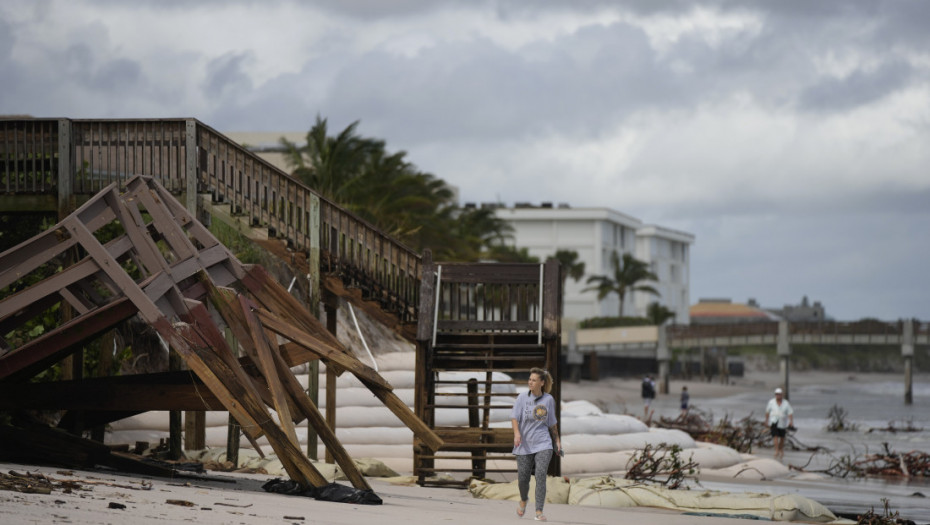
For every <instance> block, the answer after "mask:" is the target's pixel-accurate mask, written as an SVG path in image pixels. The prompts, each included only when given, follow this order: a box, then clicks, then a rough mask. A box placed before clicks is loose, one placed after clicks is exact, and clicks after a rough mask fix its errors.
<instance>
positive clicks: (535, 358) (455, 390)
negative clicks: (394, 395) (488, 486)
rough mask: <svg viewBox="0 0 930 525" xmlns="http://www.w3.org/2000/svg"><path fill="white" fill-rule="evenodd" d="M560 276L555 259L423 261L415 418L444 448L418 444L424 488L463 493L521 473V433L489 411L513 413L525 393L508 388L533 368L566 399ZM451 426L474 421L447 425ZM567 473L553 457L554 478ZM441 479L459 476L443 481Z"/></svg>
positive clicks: (419, 478) (417, 459)
mask: <svg viewBox="0 0 930 525" xmlns="http://www.w3.org/2000/svg"><path fill="white" fill-rule="evenodd" d="M559 272H560V267H559V265H558V263H557V262H555V261H549V262H547V263H545V264H431V263H428V262H427V263H425V264H424V271H423V279H422V281H421V285H420V315H419V323H418V325H417V367H416V369H417V379H416V407H415V411H416V414H417V416H419V417H420V419H422V420H423V421H424V422H425V423H426V424H427V425H429V426H430V427H431V428H432V429H433V430H434V431H435V432H436V434H437V435H439V436H440V437H441V438H442V440H443V445H442V446H440V447H439V448H438V449H432V448H430V447H429V446H427V445H426V444H424V443H422V442H419V441H418V440H417V441H416V442H415V445H414V474H415V475H416V476H417V482H418V483H419V484H420V485H453V486H461V485H466V484H467V483H468V479H469V478H471V477H478V478H484V477H488V476H489V475H493V476H495V477H497V478H502V477H503V478H505V479H513V478H514V477H515V476H516V462H515V461H514V457H513V455H512V453H511V452H512V450H513V430H512V428H511V427H510V425H509V424H507V425H506V426H503V427H501V426H500V425H495V426H492V424H491V419H492V418H491V411H492V410H506V411H507V412H508V413H509V411H510V409H511V407H512V405H513V401H512V400H511V399H506V398H507V397H510V398H515V397H516V395H517V394H516V393H514V392H512V391H510V392H502V391H501V390H502V389H501V386H504V385H522V384H523V383H524V382H525V378H526V377H527V375H528V373H529V370H530V368H533V367H540V368H544V369H546V370H548V371H549V373H551V374H552V377H553V390H552V395H553V396H554V397H555V398H556V399H557V400H559V399H560V398H561V396H560V392H559V391H560V385H561V377H560V371H559V349H560V345H561V341H560V322H559V312H560V302H561V293H560V285H561V278H560V275H559ZM503 390H508V389H507V388H506V386H505V388H504V389H503ZM517 390H518V391H519V390H521V387H520V386H517ZM502 398H503V399H502ZM558 406H559V404H558V403H556V410H557V413H556V417H559V415H560V414H559V413H558V410H559V409H558ZM437 411H441V412H440V413H439V414H437ZM466 414H467V416H466ZM437 415H441V416H443V417H437ZM450 420H451V421H457V422H461V421H466V420H467V421H468V424H467V425H463V424H454V425H450V424H444V423H447V422H448V421H450ZM489 463H490V464H489ZM559 472H560V464H559V461H558V458H555V460H554V461H553V462H552V463H551V465H550V474H552V475H558V474H559ZM438 473H449V474H452V475H453V478H455V479H440V478H439V477H437V474H438ZM508 474H509V475H510V476H508Z"/></svg>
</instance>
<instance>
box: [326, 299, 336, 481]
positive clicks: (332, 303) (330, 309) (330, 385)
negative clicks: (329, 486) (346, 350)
mask: <svg viewBox="0 0 930 525" xmlns="http://www.w3.org/2000/svg"><path fill="white" fill-rule="evenodd" d="M326 299H327V300H326V301H324V303H323V305H324V309H325V310H326V330H328V331H329V333H331V334H332V335H333V337H336V312H337V311H338V306H337V301H338V299H337V298H335V297H327V298H326ZM326 426H327V427H329V429H330V430H332V431H333V432H336V372H335V371H334V370H333V367H332V366H329V365H327V366H326ZM324 458H325V461H326V462H327V463H333V455H332V453H331V452H330V451H329V449H326V453H325V454H324Z"/></svg>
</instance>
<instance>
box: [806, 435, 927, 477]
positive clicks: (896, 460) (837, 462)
mask: <svg viewBox="0 0 930 525" xmlns="http://www.w3.org/2000/svg"><path fill="white" fill-rule="evenodd" d="M793 468H794V469H795V470H799V471H802V472H819V473H822V474H827V475H829V476H833V477H838V478H846V477H856V478H861V477H884V478H903V479H907V478H927V477H930V454H928V453H926V452H921V451H919V450H912V451H911V452H904V453H900V452H895V451H893V450H891V447H890V446H889V445H888V443H882V451H881V452H879V453H877V454H864V455H859V456H852V455H844V456H838V457H834V458H833V460H832V461H831V462H830V465H829V466H828V467H827V468H825V469H820V470H805V468H804V467H803V466H802V467H793Z"/></svg>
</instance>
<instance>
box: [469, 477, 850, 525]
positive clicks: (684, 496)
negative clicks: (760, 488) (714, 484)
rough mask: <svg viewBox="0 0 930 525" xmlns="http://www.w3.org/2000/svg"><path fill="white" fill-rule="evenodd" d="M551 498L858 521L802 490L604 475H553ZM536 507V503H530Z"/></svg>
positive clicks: (481, 490)
mask: <svg viewBox="0 0 930 525" xmlns="http://www.w3.org/2000/svg"><path fill="white" fill-rule="evenodd" d="M535 489H536V480H535V479H531V481H530V489H529V493H528V494H529V499H530V500H531V501H535V500H534V494H535ZM469 491H470V492H471V493H472V495H473V496H474V497H476V498H483V499H500V500H509V501H519V500H520V492H519V488H518V487H517V483H516V481H513V482H510V483H489V482H487V481H482V480H473V481H472V482H471V484H470V486H469ZM546 502H547V503H562V504H568V505H585V506H598V507H615V508H623V507H655V508H662V509H668V510H674V511H678V512H691V513H698V514H717V515H727V516H740V517H753V518H762V519H769V520H775V521H802V522H808V523H852V522H850V521H848V520H838V519H837V517H836V516H835V515H834V514H833V513H832V512H830V510H829V509H827V508H826V507H824V506H823V505H822V504H820V503H818V502H817V501H814V500H812V499H810V498H806V497H804V496H800V495H798V494H783V495H770V494H762V493H730V492H720V491H709V490H682V489H678V490H671V489H669V488H667V487H665V486H662V485H656V484H647V483H641V482H635V481H631V480H624V479H616V478H613V477H610V476H598V477H590V478H583V479H573V480H569V479H566V478H561V477H549V478H548V479H547V481H546ZM527 506H528V507H530V508H533V506H534V505H533V503H529V504H528V505H527Z"/></svg>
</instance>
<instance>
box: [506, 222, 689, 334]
mask: <svg viewBox="0 0 930 525" xmlns="http://www.w3.org/2000/svg"><path fill="white" fill-rule="evenodd" d="M496 213H497V216H498V217H499V218H501V219H503V220H505V221H507V222H508V223H509V224H510V225H511V226H512V227H513V229H514V244H515V245H516V246H518V247H520V248H527V250H528V251H529V253H530V255H533V256H536V257H538V258H539V259H540V260H545V259H546V258H547V257H549V256H551V255H553V254H554V253H555V252H556V251H557V250H574V251H575V252H578V260H579V261H582V262H584V264H585V276H584V277H583V278H582V279H581V280H580V281H578V282H575V281H573V280H572V279H568V280H567V281H566V283H565V290H564V293H563V302H564V304H565V313H564V316H565V318H567V319H576V320H582V319H586V318H589V317H614V316H616V315H617V313H618V311H617V310H618V308H619V298H618V297H617V295H616V294H611V295H609V296H607V297H605V298H604V300H603V301H598V299H597V293H596V292H593V291H589V292H582V290H583V289H585V288H586V287H587V284H586V281H587V279H588V277H590V276H592V275H608V276H609V275H612V274H613V270H612V268H611V265H610V259H611V254H612V253H614V252H616V253H618V254H619V255H621V256H622V254H624V253H629V254H632V255H633V256H634V257H636V258H637V259H640V260H642V261H645V262H648V263H649V264H650V267H651V270H652V271H653V272H654V273H655V274H656V275H657V276H658V277H659V281H658V282H651V281H650V282H643V283H641V284H648V285H651V286H653V287H654V288H656V289H657V290H658V291H659V292H660V293H661V295H660V296H658V297H657V296H655V295H653V294H648V293H643V292H635V293H633V294H632V297H626V298H625V299H624V301H623V315H625V316H645V315H646V308H647V306H648V305H649V303H651V302H655V301H657V302H659V304H662V305H664V306H665V307H667V308H669V309H670V310H672V311H674V312H675V320H674V321H675V322H676V323H688V321H689V315H688V310H689V306H690V298H689V285H690V272H689V267H690V265H689V262H690V249H689V248H690V245H691V244H693V243H694V235H692V234H690V233H685V232H680V231H675V230H671V229H668V228H663V227H661V226H655V225H644V224H643V223H642V222H641V221H640V220H639V219H636V218H634V217H630V216H629V215H624V214H623V213H620V212H618V211H615V210H611V209H609V208H570V207H568V206H567V205H564V204H563V205H559V206H558V207H552V206H551V205H549V204H543V205H542V206H538V207H534V206H528V205H518V206H516V207H513V208H503V207H501V208H497V210H496Z"/></svg>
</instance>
